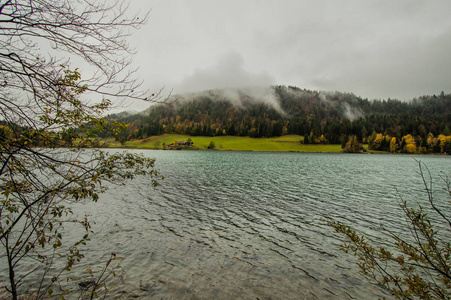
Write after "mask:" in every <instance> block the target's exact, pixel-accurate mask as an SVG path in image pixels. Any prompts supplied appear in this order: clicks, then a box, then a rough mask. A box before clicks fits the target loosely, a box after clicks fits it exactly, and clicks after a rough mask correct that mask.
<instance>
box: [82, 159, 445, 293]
mask: <svg viewBox="0 0 451 300" xmlns="http://www.w3.org/2000/svg"><path fill="white" fill-rule="evenodd" d="M144 153H145V155H149V156H152V157H156V158H157V163H156V165H157V168H159V169H160V171H161V172H162V173H163V175H164V176H165V177H166V179H165V180H164V181H163V182H162V183H161V186H159V187H157V188H155V189H154V188H153V187H152V185H151V184H150V182H149V181H148V180H146V179H145V178H139V179H137V180H135V181H132V182H128V183H127V184H126V185H125V186H119V187H112V188H111V189H110V190H109V192H108V193H107V194H104V195H103V196H102V197H101V199H100V200H99V202H98V203H97V204H92V203H89V204H87V205H86V206H85V207H84V208H83V210H84V211H88V212H89V213H90V214H91V215H92V218H93V219H95V220H96V225H95V226H94V230H95V235H94V236H93V237H92V242H91V243H90V244H88V246H87V248H86V250H85V251H86V252H85V254H86V256H87V259H86V260H85V261H84V263H85V264H86V265H90V264H93V263H94V262H96V261H97V260H98V259H99V257H100V256H101V255H103V254H106V253H110V252H116V253H118V255H120V256H122V257H125V259H124V260H123V262H122V266H123V268H124V270H125V271H126V273H125V276H124V277H123V281H122V282H121V283H120V285H119V287H117V288H116V289H115V291H114V292H113V293H112V294H111V296H118V297H121V298H122V299H128V298H141V299H369V298H371V299H377V297H387V298H390V295H389V294H387V292H385V291H384V290H382V289H381V288H380V287H378V286H376V285H374V284H373V283H372V282H368V281H367V280H366V279H365V278H364V277H362V276H361V275H360V274H358V269H357V267H356V266H355V262H356V261H355V259H354V257H352V256H351V255H348V254H345V253H342V252H340V251H339V250H338V246H339V244H340V243H341V241H340V238H341V237H340V236H337V235H336V234H335V233H334V232H333V230H332V229H331V228H329V227H327V226H326V225H325V222H324V218H334V219H339V220H341V221H343V222H345V223H347V224H351V225H352V226H353V227H354V228H356V229H358V230H360V231H364V232H365V233H366V234H367V235H368V236H369V237H370V238H371V239H373V240H378V241H379V242H381V241H382V240H383V239H384V237H383V236H381V235H380V226H381V224H388V225H389V226H391V227H393V228H395V229H396V228H399V226H400V225H399V224H400V222H399V220H400V217H401V214H400V211H399V208H398V202H397V201H398V200H397V196H396V193H395V189H394V186H396V187H398V189H399V192H400V193H401V194H403V195H405V196H406V200H407V198H408V200H410V199H412V200H420V201H422V198H421V197H419V196H418V194H419V193H420V192H421V190H422V187H421V182H420V178H419V177H418V176H417V173H416V172H417V164H416V162H415V161H414V160H413V159H412V157H411V156H402V155H395V156H392V155H344V154H303V153H249V152H190V151H186V152H185V151H144ZM421 159H422V160H423V161H424V162H425V163H426V164H427V165H428V166H429V168H430V169H431V171H432V174H437V173H438V172H439V171H440V170H443V171H449V170H450V166H451V164H450V163H451V160H450V157H442V156H440V157H437V156H434V157H432V156H423V157H421ZM81 268H83V265H82V266H81Z"/></svg>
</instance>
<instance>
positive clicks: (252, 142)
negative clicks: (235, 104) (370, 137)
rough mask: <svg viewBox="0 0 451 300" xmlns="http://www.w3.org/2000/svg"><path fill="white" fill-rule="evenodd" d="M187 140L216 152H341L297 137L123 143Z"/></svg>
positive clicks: (149, 144)
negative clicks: (303, 141)
mask: <svg viewBox="0 0 451 300" xmlns="http://www.w3.org/2000/svg"><path fill="white" fill-rule="evenodd" d="M188 138H191V140H192V141H193V143H194V146H195V147H197V148H199V149H206V148H207V147H208V145H209V144H210V142H211V141H213V142H214V143H215V148H216V149H217V150H233V151H286V152H289V151H291V152H329V153H332V152H341V146H340V145H304V144H301V143H300V141H302V140H303V139H304V138H303V137H302V136H299V135H285V136H281V137H274V138H250V137H239V136H215V137H206V136H188V135H180V134H164V135H160V136H153V137H150V138H147V139H144V140H132V141H128V142H126V143H125V146H126V147H127V148H144V149H145V148H149V149H157V148H158V149H162V148H163V143H165V144H166V145H169V144H171V143H174V140H177V141H186V140H187V139H188ZM106 143H107V144H108V146H109V147H122V146H121V144H120V143H119V142H116V141H114V139H108V140H107V141H106Z"/></svg>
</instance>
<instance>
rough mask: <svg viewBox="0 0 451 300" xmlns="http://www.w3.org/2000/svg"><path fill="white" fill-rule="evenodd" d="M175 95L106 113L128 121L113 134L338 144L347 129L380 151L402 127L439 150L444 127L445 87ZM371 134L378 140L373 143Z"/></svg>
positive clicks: (447, 120)
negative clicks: (369, 94) (396, 93)
mask: <svg viewBox="0 0 451 300" xmlns="http://www.w3.org/2000/svg"><path fill="white" fill-rule="evenodd" d="M176 98H177V100H176V101H175V102H174V103H173V104H164V105H155V106H151V107H150V108H149V109H147V110H146V111H144V112H142V113H139V114H135V115H124V114H122V115H112V116H110V119H113V120H117V121H122V122H125V123H127V124H129V126H128V128H127V130H125V131H124V132H123V133H122V134H121V136H120V137H119V138H120V139H122V140H123V141H124V140H130V139H138V138H146V137H149V136H152V135H160V134H163V133H180V134H189V135H192V136H199V135H202V136H216V135H239V136H250V137H255V138H258V137H273V136H281V135H286V134H298V135H303V136H305V143H332V144H339V143H342V144H343V145H345V144H346V142H347V141H348V140H349V137H352V136H355V138H356V140H357V141H358V142H359V143H362V142H363V143H370V146H371V147H373V149H375V150H387V151H389V148H390V142H391V141H392V138H395V140H396V143H397V150H398V151H400V150H402V149H404V151H407V150H406V143H407V142H406V141H407V140H408V136H409V135H410V136H411V137H413V141H414V143H415V145H416V147H417V150H416V151H420V152H423V150H424V151H427V150H431V151H432V147H434V145H433V144H434V143H435V144H436V145H435V147H436V149H435V150H438V148H440V151H446V149H445V148H446V147H445V146H446V145H445V144H447V142H446V140H445V142H443V143H442V145H441V146H440V143H441V142H440V135H442V139H443V137H447V136H450V135H451V132H450V128H451V115H450V110H451V95H450V94H444V93H443V92H442V93H441V94H440V95H438V96H436V95H433V96H422V97H418V98H416V99H413V100H412V101H409V102H403V101H399V100H394V99H388V100H368V99H362V98H360V97H358V96H356V95H354V94H350V93H340V92H318V91H310V90H305V89H299V88H297V87H291V86H290V87H286V86H276V87H272V88H268V89H260V90H258V89H241V90H212V91H206V92H203V93H197V94H189V95H179V96H177V97H176ZM377 134H379V135H380V136H382V138H380V136H379V139H383V142H380V143H377V144H375V145H373V144H374V143H373V140H374V139H376V137H378V136H377ZM102 135H103V136H107V135H108V133H107V132H104V133H103V134H102ZM428 139H429V142H430V143H429V144H428ZM434 139H435V142H434ZM403 140H405V141H404V144H402V141H403ZM410 142H412V140H410ZM449 143H450V144H451V141H450V142H449ZM379 144H380V145H379ZM378 145H379V146H378ZM437 145H439V146H437ZM393 147H394V146H393ZM421 147H423V148H424V149H420V148H421ZM435 152H436V151H435ZM448 152H450V151H448Z"/></svg>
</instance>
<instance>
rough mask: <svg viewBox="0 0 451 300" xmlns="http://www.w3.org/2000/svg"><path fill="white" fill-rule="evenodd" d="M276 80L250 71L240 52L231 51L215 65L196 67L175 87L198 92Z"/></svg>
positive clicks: (267, 83)
mask: <svg viewBox="0 0 451 300" xmlns="http://www.w3.org/2000/svg"><path fill="white" fill-rule="evenodd" d="M274 83H275V80H274V79H273V78H272V77H271V76H269V75H268V74H266V73H264V72H260V73H257V72H250V71H247V70H246V69H245V68H244V59H243V57H242V56H241V55H240V54H238V53H229V54H227V55H225V56H224V57H222V58H221V59H220V60H219V61H218V62H217V63H216V64H215V65H212V66H211V67H207V68H204V69H195V70H194V71H193V72H192V73H191V74H190V75H188V76H187V77H185V78H184V79H183V80H182V81H181V82H180V83H179V84H177V85H176V86H175V88H174V91H175V92H176V93H182V92H198V91H202V90H209V89H223V88H224V89H227V88H243V87H254V86H269V85H272V84H274Z"/></svg>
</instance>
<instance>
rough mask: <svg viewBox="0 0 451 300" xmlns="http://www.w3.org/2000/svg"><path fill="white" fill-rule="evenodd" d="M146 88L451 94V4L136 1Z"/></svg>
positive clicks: (407, 0) (406, 0) (136, 40)
mask: <svg viewBox="0 0 451 300" xmlns="http://www.w3.org/2000/svg"><path fill="white" fill-rule="evenodd" d="M131 8H132V10H141V11H146V10H150V9H151V10H152V12H151V15H150V20H149V22H148V23H147V24H146V25H145V26H144V27H143V28H142V29H141V30H140V31H138V32H135V33H134V35H133V37H132V38H131V39H130V42H131V44H132V45H133V46H135V47H136V49H137V50H138V53H137V55H136V56H135V65H137V66H138V65H139V66H140V70H139V76H140V77H141V78H142V79H143V80H144V85H145V87H149V88H151V89H154V90H157V89H159V88H161V87H162V86H165V87H166V90H170V89H173V93H174V94H177V93H183V92H194V91H202V90H206V89H214V88H224V87H232V88H234V87H243V86H258V85H273V84H280V85H295V86H297V87H300V88H307V89H314V90H326V91H343V92H352V93H354V94H356V95H358V96H361V97H363V98H369V99H374V98H376V99H386V98H388V97H391V98H397V99H402V100H408V99H412V98H413V97H416V96H421V95H425V94H439V93H440V92H441V91H444V92H445V93H450V92H451V18H450V17H449V16H450V13H451V1H449V0H443V1H434V0H428V1H415V0H396V1H394V0H389V1H383V0H378V1H365V0H355V1H354V0H352V1H350V0H346V1H345V0H331V1H327V0H314V1H305V0H277V1H275V0H274V1H270V0H246V1H243V0H240V1H237V0H227V1H216V0H189V1H188V0H132V1H131Z"/></svg>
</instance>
